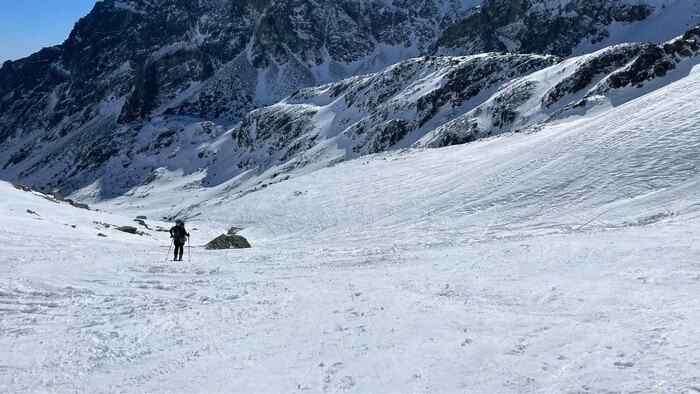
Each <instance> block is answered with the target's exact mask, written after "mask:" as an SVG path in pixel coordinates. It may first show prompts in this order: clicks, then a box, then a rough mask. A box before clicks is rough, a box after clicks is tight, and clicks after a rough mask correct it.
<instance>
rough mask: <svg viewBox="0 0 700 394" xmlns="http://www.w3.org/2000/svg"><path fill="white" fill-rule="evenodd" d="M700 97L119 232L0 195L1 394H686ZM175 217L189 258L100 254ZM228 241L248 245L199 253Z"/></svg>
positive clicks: (166, 210)
mask: <svg viewBox="0 0 700 394" xmlns="http://www.w3.org/2000/svg"><path fill="white" fill-rule="evenodd" d="M698 83H700V70H699V69H698V68H697V67H696V68H693V69H692V70H690V72H689V75H688V76H686V77H684V78H681V79H679V80H678V81H675V82H673V83H671V84H670V85H669V86H667V87H664V88H661V89H658V90H656V91H654V92H651V93H649V94H647V95H645V96H643V97H641V98H638V99H635V100H632V101H629V102H626V103H624V104H622V105H619V106H618V107H614V108H608V109H607V110H605V111H599V112H597V113H596V114H595V116H593V114H588V115H587V116H586V117H582V118H579V119H569V121H567V122H562V123H560V124H556V125H548V126H545V127H544V128H542V129H541V130H539V131H537V132H530V133H517V134H506V135H502V136H499V137H495V138H490V139H484V140H481V141H477V142H475V143H472V144H466V145H460V146H452V147H448V148H440V149H429V150H410V149H407V150H403V151H397V152H391V153H380V154H376V155H370V156H366V157H364V158H360V159H357V160H353V161H349V162H345V163H340V164H338V165H336V166H334V167H331V168H326V169H322V170H319V171H316V172H313V173H311V174H308V175H305V176H303V177H299V178H295V179H290V180H289V181H287V182H282V183H279V184H274V185H270V186H268V187H267V188H265V189H264V190H260V191H258V192H255V193H251V194H247V195H245V196H243V197H240V198H234V197H235V196H234V195H228V196H224V197H222V196H219V197H217V198H213V199H210V200H207V199H206V197H207V196H205V195H199V196H197V195H196V194H198V193H206V191H197V190H190V191H189V192H188V191H186V190H181V191H180V193H177V194H172V193H169V192H167V191H165V190H158V189H154V190H152V193H153V194H152V195H150V196H148V197H146V198H137V197H135V196H132V197H123V198H121V199H118V200H114V201H111V202H109V203H103V204H100V206H99V207H100V208H103V209H108V210H113V211H116V212H117V213H119V215H120V216H111V215H107V214H104V213H99V212H89V211H84V210H76V209H75V208H72V207H68V206H64V205H59V204H57V203H55V202H51V201H48V200H46V199H44V198H43V197H41V196H36V197H31V196H28V195H27V194H26V193H23V192H19V191H17V190H15V189H13V188H11V187H10V186H9V185H6V184H0V197H2V198H1V199H0V216H2V217H3V226H2V230H0V244H2V245H3V258H2V259H0V265H1V267H2V269H0V354H2V358H1V360H2V362H1V363H0V391H12V392H18V391H19V392H35V391H90V392H95V391H127V392H145V391H174V392H191V391H206V392H232V391H246V392H306V391H310V392H321V391H330V392H338V391H353V392H357V391H361V392H366V391H372V392H378V391H379V392H388V391H389V392H392V391H397V392H417V391H420V392H446V391H449V392H455V391H459V392H580V391H594V392H603V391H642V392H674V393H675V392H686V391H688V392H690V391H693V390H696V388H698V387H700V381H699V380H698V376H697V373H696V372H695V371H696V370H697V366H698V365H697V362H698V361H697V354H698V353H700V344H698V341H697V338H698V337H699V336H700V329H699V328H698V324H697V321H698V320H700V300H699V299H698V297H697V296H696V295H697V292H698V289H699V288H700V282H699V281H700V271H699V270H698V261H699V259H700V243H699V242H698V241H699V240H700V177H699V176H698V174H700V160H698V152H700V107H699V106H698V105H697V103H698V100H699V99H700V97H698V96H699V95H700V93H699V92H698V90H697V89H695V87H696V86H698ZM165 201H167V202H169V204H168V205H167V206H166V205H165V204H163V202H165ZM154 202H157V204H155V203H154ZM195 204H198V205H195ZM27 208H29V209H32V210H33V211H36V212H37V213H38V214H39V215H40V216H36V215H33V214H29V213H27V212H26V209H27ZM180 209H182V210H183V214H185V215H189V217H190V220H189V221H188V226H190V228H193V227H196V228H199V230H198V231H197V232H193V234H194V239H193V241H192V242H193V245H194V246H195V248H193V250H192V261H191V262H187V261H185V262H182V263H179V262H178V263H174V262H167V263H166V262H164V261H163V260H164V258H165V257H166V254H167V242H168V238H167V235H164V233H159V232H153V233H152V235H151V236H142V237H139V236H136V235H128V234H117V233H116V232H109V233H107V235H108V236H109V237H108V238H100V237H97V236H96V234H95V232H96V231H98V229H96V228H94V227H95V226H96V225H95V223H93V222H94V221H103V222H106V223H114V224H127V223H126V222H121V219H118V218H124V219H123V220H125V221H128V220H130V218H132V217H133V216H135V215H137V214H147V215H148V216H149V217H160V216H166V215H170V214H172V212H173V211H174V210H180ZM65 224H69V225H70V224H77V227H76V228H75V229H74V228H72V227H70V226H66V225H65ZM152 224H153V225H154V226H155V225H156V223H152ZM233 225H236V226H239V227H244V228H245V229H244V230H243V235H245V236H246V237H247V238H248V239H249V240H250V241H251V243H252V244H253V249H250V250H245V251H227V252H213V251H204V250H202V249H201V248H200V247H199V246H201V245H202V244H203V243H204V242H206V241H207V240H208V239H207V238H204V237H205V236H211V235H213V234H216V232H217V230H218V231H222V230H224V229H226V228H228V227H230V226H233ZM100 230H101V231H104V230H103V229H100ZM200 234H201V235H200Z"/></svg>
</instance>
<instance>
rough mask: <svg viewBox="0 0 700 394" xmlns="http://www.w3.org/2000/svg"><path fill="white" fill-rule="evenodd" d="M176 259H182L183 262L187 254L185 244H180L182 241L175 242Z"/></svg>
mask: <svg viewBox="0 0 700 394" xmlns="http://www.w3.org/2000/svg"><path fill="white" fill-rule="evenodd" d="M174 243H175V259H177V258H178V256H179V257H180V260H182V254H183V253H184V252H185V243H184V242H180V241H175V242H174Z"/></svg>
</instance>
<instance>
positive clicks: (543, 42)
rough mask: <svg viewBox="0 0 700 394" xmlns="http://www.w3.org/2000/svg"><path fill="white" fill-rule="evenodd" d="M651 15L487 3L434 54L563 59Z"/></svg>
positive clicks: (604, 4) (598, 6)
mask: <svg viewBox="0 0 700 394" xmlns="http://www.w3.org/2000/svg"><path fill="white" fill-rule="evenodd" d="M654 11H655V8H654V7H653V6H651V5H649V4H644V2H632V1H608V0H565V1H543V0H485V1H484V3H483V5H482V6H481V7H479V8H477V9H475V10H474V11H473V12H472V13H471V14H470V15H469V16H467V17H465V18H463V19H462V20H460V21H459V22H457V23H455V24H453V25H451V26H450V27H448V28H447V29H445V31H444V32H443V34H442V35H441V36H440V38H439V39H438V40H437V42H436V43H435V44H434V46H433V48H432V49H433V52H434V53H437V54H443V55H444V54H465V53H467V54H468V53H481V52H488V51H509V52H519V53H549V54H553V55H557V56H562V57H566V56H569V55H571V54H572V52H573V50H574V48H576V47H577V46H578V45H579V44H581V43H582V42H583V41H587V42H590V43H592V44H595V43H597V42H600V41H602V40H603V39H605V38H607V37H608V36H609V35H610V26H611V25H612V24H613V23H618V24H623V25H624V24H630V23H633V22H639V21H642V20H644V19H646V18H648V17H649V16H650V15H652V13H654Z"/></svg>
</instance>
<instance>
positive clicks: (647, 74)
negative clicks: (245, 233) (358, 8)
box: [203, 28, 700, 192]
mask: <svg viewBox="0 0 700 394" xmlns="http://www.w3.org/2000/svg"><path fill="white" fill-rule="evenodd" d="M698 55H700V28H695V29H691V30H689V31H688V32H686V33H685V35H683V36H682V37H679V38H677V39H675V40H673V41H670V42H668V43H665V44H662V45H656V44H650V43H638V44H622V45H617V46H613V47H610V48H607V49H604V50H601V51H598V52H596V53H593V54H590V55H584V56H581V57H576V58H570V59H566V60H565V61H562V62H559V61H558V60H557V59H556V58H554V57H542V56H534V55H512V54H486V55H475V56H471V57H436V58H433V57H423V58H416V59H411V60H407V61H404V62H402V63H399V64H397V65H395V66H392V67H390V68H388V69H386V70H384V71H382V72H380V73H376V74H371V75H368V76H364V77H355V78H351V79H347V80H344V81H341V82H338V83H334V84H329V85H324V86H321V87H317V88H308V89H303V90H301V91H299V92H298V93H295V94H294V95H292V96H291V97H289V98H288V99H285V100H283V101H282V102H280V103H278V104H275V105H273V106H270V107H266V108H262V109H260V110H256V111H253V112H251V113H250V114H249V115H248V116H247V117H246V118H245V119H244V120H243V122H241V123H240V124H239V125H238V126H236V127H235V128H234V129H233V130H232V131H231V137H232V138H233V142H232V143H230V144H229V145H227V147H226V149H222V150H220V151H219V153H218V155H216V156H215V160H214V161H213V164H212V165H211V166H210V167H209V170H208V173H207V176H206V177H205V178H204V179H203V186H205V187H210V186H215V185H219V184H222V183H226V182H227V181H229V180H231V179H243V178H245V179H252V180H255V181H256V182H258V183H262V184H266V183H269V182H276V181H278V180H280V179H285V178H286V177H288V176H289V175H293V174H299V173H304V172H308V171H309V170H310V169H313V168H319V167H323V166H327V165H331V164H334V163H337V162H339V161H343V160H348V159H352V158H356V157H359V156H362V155H365V154H371V153H377V152H382V151H385V150H389V149H396V148H404V147H408V146H415V147H441V146H447V145H453V144H461V143H465V142H470V141H474V140H476V139H479V138H483V137H487V136H491V135H496V134H500V133H504V132H509V131H518V130H523V129H527V128H529V127H532V126H541V125H544V124H547V123H551V122H556V121H560V120H562V119H566V118H568V117H571V116H586V114H587V112H589V111H591V112H592V113H594V112H596V109H598V108H602V109H605V108H610V107H615V106H619V105H621V104H623V103H625V102H627V101H630V100H633V99H635V98H639V97H642V96H644V95H645V94H648V93H649V92H651V91H653V90H655V89H658V88H659V87H661V86H664V85H667V84H669V83H671V82H673V81H675V80H677V79H680V78H682V77H684V76H686V75H688V73H689V72H690V69H691V68H692V67H693V66H694V65H696V64H698V63H700V56H698ZM250 183H251V182H249V181H248V182H243V183H242V184H241V185H240V187H239V188H238V189H237V191H239V192H245V191H246V190H249V189H250V188H251V186H250ZM245 185H249V186H247V187H246V186H245Z"/></svg>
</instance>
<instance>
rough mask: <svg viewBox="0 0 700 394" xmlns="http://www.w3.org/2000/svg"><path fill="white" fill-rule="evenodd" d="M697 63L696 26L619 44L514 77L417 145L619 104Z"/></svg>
mask: <svg viewBox="0 0 700 394" xmlns="http://www.w3.org/2000/svg"><path fill="white" fill-rule="evenodd" d="M698 63H700V27H696V28H694V29H691V30H689V31H688V32H686V33H685V34H684V35H683V36H682V37H680V38H678V39H675V40H672V41H669V42H668V43H665V44H661V45H656V44H650V43H643V44H625V45H618V46H614V47H611V48H608V49H605V50H602V51H599V52H597V53H595V54H591V55H587V56H582V57H580V58H574V59H569V60H566V61H564V62H562V63H561V64H558V65H556V66H553V67H550V68H547V69H545V70H542V71H540V72H537V73H533V74H532V75H529V76H526V77H523V78H520V79H518V80H515V81H514V82H513V83H511V84H509V85H508V86H506V87H505V88H503V89H501V90H500V91H499V92H498V93H497V94H495V95H494V96H493V97H491V98H490V99H489V100H486V101H485V102H484V103H483V104H481V105H479V106H477V107H476V108H474V109H472V110H470V111H468V112H466V113H465V114H463V115H461V116H459V117H457V118H455V119H454V120H452V121H450V122H448V123H446V124H444V125H441V126H439V127H437V128H436V129H435V130H434V131H432V132H430V133H429V134H428V135H426V136H425V137H423V138H421V140H420V141H419V142H418V143H416V144H415V146H422V147H441V146H447V145H453V144H459V143H464V142H469V141H473V140H476V139H479V138H482V137H486V136H489V135H494V134H498V133H503V132H507V131H514V130H521V129H524V128H527V127H530V126H533V125H537V124H542V123H545V122H548V121H551V120H556V119H561V118H563V117H566V116H570V115H573V114H578V115H581V114H584V113H585V112H586V111H587V110H588V109H590V108H591V107H594V106H596V105H599V104H602V103H608V104H611V105H620V104H622V103H624V102H627V101H630V100H632V99H634V98H636V97H639V96H641V95H643V94H645V93H648V92H649V91H651V90H654V89H656V88H658V87H660V86H664V85H665V84H668V83H670V82H673V81H674V80H675V79H677V78H680V77H682V76H684V75H687V73H688V72H689V71H690V68H691V67H693V66H694V65H696V64H698ZM646 85H649V86H646Z"/></svg>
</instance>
